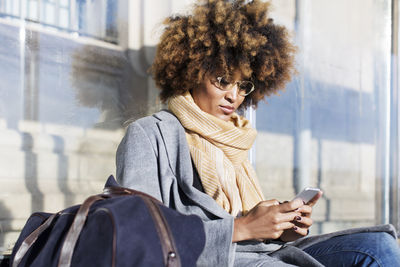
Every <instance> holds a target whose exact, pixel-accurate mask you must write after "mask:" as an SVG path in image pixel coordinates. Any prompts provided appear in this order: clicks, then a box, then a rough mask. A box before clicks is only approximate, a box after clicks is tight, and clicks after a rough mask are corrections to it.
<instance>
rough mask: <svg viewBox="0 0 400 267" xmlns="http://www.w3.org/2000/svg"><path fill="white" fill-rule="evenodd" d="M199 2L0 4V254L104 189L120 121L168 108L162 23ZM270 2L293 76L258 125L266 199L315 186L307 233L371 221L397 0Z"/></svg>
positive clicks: (376, 212) (26, 0)
mask: <svg viewBox="0 0 400 267" xmlns="http://www.w3.org/2000/svg"><path fill="white" fill-rule="evenodd" d="M193 2H194V1H193V0H163V1H159V0H137V1H124V0H121V1H116V0H102V1H88V0H70V1H61V0H60V1H50V0H48V1H36V0H21V1H12V0H0V43H1V45H0V80H1V83H0V188H2V192H1V193H0V253H1V252H2V251H4V250H6V249H7V248H10V247H11V246H12V244H13V242H14V241H15V240H16V238H17V236H18V233H19V231H20V229H21V228H22V226H23V225H24V223H25V221H26V218H27V217H28V216H29V215H30V214H31V213H32V212H34V211H49V212H54V211H58V210H60V209H63V208H65V207H67V206H70V205H72V204H75V203H80V202H81V201H82V200H83V199H84V198H85V197H87V196H88V195H90V194H94V193H98V192H101V190H102V187H103V183H104V181H105V179H106V178H107V176H108V175H109V174H113V173H115V150H116V147H117V145H118V144H119V142H120V140H121V138H122V136H123V133H124V126H125V125H126V123H127V122H129V121H130V120H134V119H136V118H139V117H142V116H145V115H148V114H151V113H153V112H155V111H157V110H159V109H160V108H162V105H161V104H160V102H159V101H158V97H157V95H158V90H157V89H156V88H155V86H154V83H153V81H152V80H151V78H150V77H149V75H148V73H147V70H148V68H149V67H150V64H151V62H152V58H153V56H154V53H155V44H156V43H157V39H158V36H159V34H160V32H161V30H160V27H159V26H160V23H161V21H162V19H163V18H164V17H166V16H168V15H170V14H172V13H176V12H182V11H185V10H187V8H188V7H189V6H190V4H192V3H193ZM272 2H273V4H274V6H275V9H274V12H273V17H275V18H276V20H277V21H278V22H280V23H282V24H284V25H286V26H287V27H288V28H289V29H290V30H291V31H292V32H293V39H294V41H295V42H297V44H298V47H299V54H298V63H297V65H298V66H297V68H298V72H299V74H298V76H296V77H295V78H294V80H293V82H292V83H291V84H289V85H288V87H287V88H286V90H285V91H284V92H281V93H280V95H279V96H271V97H270V98H268V99H267V103H265V104H260V105H259V108H258V109H257V111H256V119H255V120H254V121H253V125H255V126H256V128H257V130H258V133H259V134H258V138H257V144H256V151H255V161H254V162H255V166H256V169H257V173H258V175H259V178H260V180H261V183H262V186H263V190H264V193H265V195H266V197H267V198H277V199H280V200H286V199H291V198H292V197H293V196H294V194H295V192H297V191H298V190H300V189H301V188H302V187H304V186H319V187H321V188H322V189H323V190H324V191H325V195H324V199H323V200H322V201H321V203H319V204H318V206H317V207H316V209H315V210H316V217H315V219H316V225H317V226H316V227H313V229H312V231H314V232H328V231H332V230H336V229H341V228H347V227H353V226H360V225H371V224H375V223H376V222H377V218H379V216H380V212H381V209H380V205H381V204H382V203H381V193H382V190H381V178H382V177H381V173H382V172H381V166H382V155H383V154H382V147H383V144H384V143H385V136H386V132H385V129H387V128H385V127H386V125H387V121H386V117H385V114H386V113H385V110H386V108H387V106H386V103H387V100H388V99H389V98H390V94H389V90H390V85H389V83H390V42H391V39H390V25H391V16H390V4H391V1H389V0H385V1H374V0H357V1H352V2H351V3H349V2H348V1H345V0H337V1H326V0H318V1H313V0H298V1H295V0H279V1H277V0H275V1H272ZM383 159H385V158H384V157H383Z"/></svg>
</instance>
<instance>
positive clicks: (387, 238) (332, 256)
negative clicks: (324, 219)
mask: <svg viewBox="0 0 400 267" xmlns="http://www.w3.org/2000/svg"><path fill="white" fill-rule="evenodd" d="M304 251H305V252H307V253H308V254H310V255H311V256H312V257H313V258H315V259H316V260H317V261H319V262H321V263H322V264H324V265H325V266H380V267H383V266H385V267H393V266H400V249H399V245H398V244H397V241H396V240H395V239H394V238H393V237H392V236H391V235H389V234H388V233H382V232H376V233H357V234H349V235H343V236H337V237H333V238H331V239H329V240H326V241H322V242H319V243H317V244H314V245H312V246H310V247H308V248H306V249H305V250H304Z"/></svg>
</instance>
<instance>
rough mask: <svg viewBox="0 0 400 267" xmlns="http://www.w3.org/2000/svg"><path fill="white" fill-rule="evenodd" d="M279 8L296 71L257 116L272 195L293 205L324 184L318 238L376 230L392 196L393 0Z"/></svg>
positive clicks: (261, 171) (259, 160) (263, 169)
mask: <svg viewBox="0 0 400 267" xmlns="http://www.w3.org/2000/svg"><path fill="white" fill-rule="evenodd" d="M273 4H274V6H275V7H276V11H275V15H276V17H277V19H278V21H279V20H281V21H282V23H283V24H286V25H287V26H288V27H289V28H292V29H293V30H294V31H295V34H294V38H295V40H296V42H297V45H298V47H299V54H298V56H297V68H298V71H299V75H298V76H297V77H295V79H294V80H293V82H292V83H291V84H290V85H289V86H288V87H287V89H286V90H285V92H281V93H280V95H279V96H272V97H270V98H269V99H268V100H267V104H263V105H260V107H259V109H258V110H257V120H256V125H257V129H258V130H259V135H258V139H257V147H263V149H258V150H256V166H257V172H258V175H259V177H260V179H261V182H262V185H263V188H264V190H265V194H266V196H267V197H268V198H278V199H281V200H287V199H291V198H292V197H293V196H294V194H295V193H296V192H298V191H300V190H301V189H302V188H303V187H306V186H317V187H321V188H322V189H323V191H324V193H325V194H324V197H323V199H322V200H320V202H319V203H318V204H317V206H316V207H315V212H314V213H315V215H314V219H315V221H316V222H315V225H316V226H317V227H315V226H314V227H313V228H312V231H314V232H315V233H316V232H319V233H321V232H330V231H333V230H337V229H342V228H349V227H355V226H362V225H371V224H375V223H376V222H379V220H378V219H379V218H380V217H379V216H381V211H382V209H381V206H380V204H381V201H380V200H381V198H382V196H383V195H384V194H385V190H384V186H383V185H382V186H381V184H382V183H384V182H383V181H384V179H385V175H384V174H382V175H381V173H384V168H383V167H384V165H382V164H383V163H382V161H383V160H386V159H387V157H383V158H382V153H383V151H384V150H382V149H384V147H385V142H387V138H386V134H387V131H386V126H387V124H388V120H387V112H386V108H387V105H388V104H387V103H388V102H387V101H388V100H389V95H388V92H389V89H390V83H389V77H390V75H389V74H390V72H389V71H390V41H391V40H390V25H391V20H390V4H391V3H390V1H373V0H367V1H365V0H358V1H352V2H351V4H349V2H348V1H345V0H338V1H328V0H326V1H325V0H322V1H320V0H319V1H273ZM282 18H283V19H282ZM373 40H374V41H373ZM381 181H382V182H381ZM376 185H377V186H376ZM376 205H377V206H376ZM376 207H377V208H378V209H377V208H376Z"/></svg>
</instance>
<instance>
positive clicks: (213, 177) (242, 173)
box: [168, 92, 264, 216]
mask: <svg viewBox="0 0 400 267" xmlns="http://www.w3.org/2000/svg"><path fill="white" fill-rule="evenodd" d="M168 108H169V110H171V111H172V112H173V113H174V114H175V116H177V117H178V119H179V121H180V122H181V124H182V125H183V127H184V128H185V130H186V139H187V141H188V144H189V148H190V154H191V156H192V160H193V162H194V165H195V167H196V170H197V172H198V173H199V176H200V179H201V183H202V185H203V188H204V190H205V192H206V193H207V194H208V195H210V196H211V197H212V198H213V199H214V200H215V201H216V202H217V203H218V204H219V205H220V206H221V207H222V208H224V209H225V210H226V211H227V212H229V213H230V214H232V215H233V216H237V215H239V214H245V213H247V212H248V211H249V210H250V209H251V208H253V207H254V206H255V205H257V203H258V202H260V201H262V200H264V196H263V193H262V191H261V188H260V185H259V183H258V179H257V175H256V173H255V171H254V169H253V167H252V165H251V164H250V162H249V160H248V151H249V149H250V148H251V146H252V145H253V143H254V140H255V138H256V135H257V132H256V130H255V129H253V128H251V126H250V123H249V121H248V120H246V119H245V118H244V117H242V116H239V115H237V114H236V113H234V114H233V115H232V118H231V121H224V120H222V119H219V118H217V117H215V116H213V115H211V114H208V113H207V112H204V111H202V110H201V109H200V108H199V106H197V104H196V103H195V102H194V100H193V98H192V96H191V94H190V93H189V92H188V93H186V94H184V95H180V96H176V97H173V98H171V99H170V101H169V103H168Z"/></svg>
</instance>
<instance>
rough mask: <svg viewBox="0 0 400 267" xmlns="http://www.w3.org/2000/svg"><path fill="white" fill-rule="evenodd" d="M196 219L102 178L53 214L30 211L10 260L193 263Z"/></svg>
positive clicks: (198, 242) (200, 243)
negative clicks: (78, 200) (96, 188)
mask: <svg viewBox="0 0 400 267" xmlns="http://www.w3.org/2000/svg"><path fill="white" fill-rule="evenodd" d="M204 244H205V234H204V228H203V223H202V221H201V219H200V218H199V217H197V216H195V215H183V214H180V213H178V212H177V211H175V210H172V209H170V208H168V207H166V206H164V205H163V204H162V203H161V202H159V201H158V200H156V199H154V198H153V197H151V196H149V195H146V194H144V193H142V192H139V191H135V190H132V189H128V188H124V187H120V186H119V185H118V184H117V182H116V181H115V179H114V177H112V176H110V178H108V180H107V183H106V186H105V188H104V192H103V194H99V195H94V196H91V197H89V198H87V199H86V200H85V201H84V203H82V205H77V206H73V207H70V208H67V209H65V210H62V211H60V212H57V213H55V214H50V213H44V212H37V213H34V214H32V215H31V216H30V218H29V219H28V221H27V223H26V224H25V226H24V228H23V229H22V232H21V234H20V236H19V238H18V240H17V242H16V244H15V246H14V249H13V253H12V256H11V266H13V267H14V266H15V267H17V266H116V267H120V266H121V267H122V266H195V265H196V261H197V259H198V257H199V256H200V253H201V252H202V250H203V248H204Z"/></svg>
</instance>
